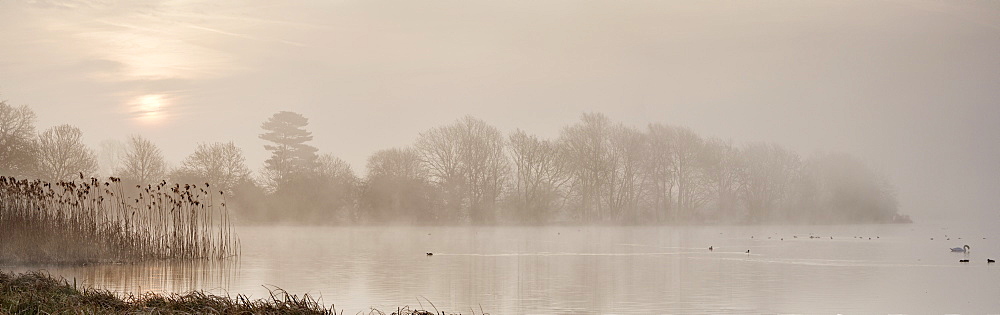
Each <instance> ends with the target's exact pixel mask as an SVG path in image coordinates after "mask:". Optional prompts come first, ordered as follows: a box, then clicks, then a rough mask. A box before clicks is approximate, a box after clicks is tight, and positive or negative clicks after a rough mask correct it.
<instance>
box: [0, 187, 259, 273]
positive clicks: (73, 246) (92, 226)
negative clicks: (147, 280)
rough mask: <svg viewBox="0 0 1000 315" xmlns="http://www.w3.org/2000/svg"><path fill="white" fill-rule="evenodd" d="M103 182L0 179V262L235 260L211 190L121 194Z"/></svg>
mask: <svg viewBox="0 0 1000 315" xmlns="http://www.w3.org/2000/svg"><path fill="white" fill-rule="evenodd" d="M124 186H125V185H124V184H123V183H122V181H121V179H120V178H115V177H111V178H108V181H103V182H102V181H100V180H98V179H96V178H91V179H90V180H89V181H88V180H84V179H83V177H82V176H81V180H80V181H79V182H77V181H60V182H56V183H49V182H45V181H40V180H32V181H29V180H24V179H22V180H17V179H15V178H13V177H0V262H16V263H87V262H137V261H145V260H154V259H217V258H226V257H232V256H236V255H238V254H239V252H240V247H239V240H238V239H237V238H236V236H235V233H234V232H233V230H232V221H231V220H230V217H229V211H228V210H227V208H226V205H225V195H224V194H222V192H221V191H216V192H215V193H212V191H211V190H210V187H211V186H210V185H209V184H208V183H205V184H204V185H203V186H198V185H190V184H186V185H183V186H182V185H180V184H172V185H168V184H167V183H166V182H165V181H164V182H160V183H159V184H157V185H155V186H154V185H146V186H141V185H137V186H135V189H132V188H131V187H129V188H127V189H126V188H125V187H124Z"/></svg>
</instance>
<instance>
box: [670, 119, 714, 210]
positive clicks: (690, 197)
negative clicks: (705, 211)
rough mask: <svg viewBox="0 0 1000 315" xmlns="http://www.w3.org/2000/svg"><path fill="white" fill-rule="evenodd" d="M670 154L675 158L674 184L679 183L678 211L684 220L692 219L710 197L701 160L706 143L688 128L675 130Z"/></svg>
mask: <svg viewBox="0 0 1000 315" xmlns="http://www.w3.org/2000/svg"><path fill="white" fill-rule="evenodd" d="M671 144H672V147H671V150H670V153H671V154H672V157H673V166H674V171H673V174H674V182H676V183H677V209H678V210H679V211H681V213H680V215H681V217H683V218H690V217H692V216H693V215H694V214H695V211H697V210H698V208H699V207H700V206H702V205H703V204H704V203H705V202H706V201H707V200H708V198H709V197H710V191H709V190H708V187H707V181H706V180H705V178H704V177H703V176H702V175H703V174H702V166H703V165H701V160H700V159H701V158H702V157H703V152H704V149H705V141H704V140H703V139H702V138H701V137H700V136H698V134H696V133H694V132H693V131H691V130H690V129H687V128H674V135H673V141H671Z"/></svg>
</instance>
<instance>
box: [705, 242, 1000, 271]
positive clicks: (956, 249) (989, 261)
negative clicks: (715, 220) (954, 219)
mask: <svg viewBox="0 0 1000 315" xmlns="http://www.w3.org/2000/svg"><path fill="white" fill-rule="evenodd" d="M945 237H946V238H947V235H945ZM753 238H754V237H753V236H752V235H751V236H750V239H753ZM792 238H799V237H798V236H797V235H792ZM809 238H810V239H818V238H822V237H819V236H813V235H809ZM854 238H856V239H865V238H864V237H863V236H855V237H854ZM875 238H876V239H878V238H880V237H878V236H876V237H875ZM767 239H771V237H768V238H767ZM830 239H831V240H832V239H833V236H830ZM868 239H869V240H871V239H872V238H871V237H869V238H868ZM947 239H948V240H951V238H947ZM958 239H962V238H961V237H959V238H958ZM983 239H986V238H985V237H984V238H983ZM781 240H782V241H784V240H785V238H781ZM931 240H932V241H933V240H934V238H933V237H932V238H931ZM971 249H972V247H971V246H969V245H964V246H962V247H952V248H951V251H952V252H955V253H966V254H967V253H969V250H971ZM714 250H715V246H709V247H708V251H714ZM749 254H750V250H749V249H748V250H747V255H749ZM958 262H960V263H967V262H969V260H968V259H960V260H958ZM996 262H997V261H996V260H993V259H991V258H987V259H986V264H992V263H996Z"/></svg>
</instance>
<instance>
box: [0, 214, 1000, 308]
mask: <svg viewBox="0 0 1000 315" xmlns="http://www.w3.org/2000/svg"><path fill="white" fill-rule="evenodd" d="M238 232H239V236H240V238H241V240H242V246H243V254H242V257H241V258H240V259H239V260H237V261H229V262H222V263H207V262H202V263H172V264H168V263H146V264H137V265H97V266H78V267H58V266H0V268H2V269H4V270H6V271H11V270H13V271H24V270H31V269H45V270H47V271H49V272H50V273H52V274H53V275H58V276H63V277H66V278H67V279H70V281H71V282H72V281H73V279H74V278H75V279H76V281H77V282H78V283H80V284H84V285H91V286H97V287H101V288H106V289H109V290H113V291H116V292H145V291H153V292H161V293H162V292H183V291H187V290H191V289H201V290H207V291H210V292H213V293H216V294H227V293H228V294H232V295H235V294H237V293H241V294H246V295H249V296H250V297H252V298H261V297H266V296H267V295H268V290H269V288H271V289H273V288H281V289H284V290H287V291H288V292H289V293H292V294H302V293H309V294H310V295H312V296H314V297H322V300H323V302H324V303H325V304H326V305H330V304H335V305H336V308H337V310H338V311H340V310H344V312H345V314H354V313H356V312H359V311H364V310H368V309H369V308H371V307H374V308H378V309H381V310H383V311H389V310H391V311H395V309H396V307H397V306H406V305H409V306H411V307H421V306H422V307H423V308H425V309H431V310H433V309H434V308H435V307H436V308H437V309H440V310H442V311H448V312H462V313H464V314H472V313H473V312H475V313H477V314H478V313H481V312H486V313H491V314H578V313H601V314H651V313H724V314H729V313H1000V298H998V297H1000V265H997V264H992V265H988V264H987V263H986V259H987V258H993V259H996V258H1000V233H998V231H997V229H995V228H980V229H966V228H958V227H954V226H947V225H940V226H934V225H926V224H903V225H836V226H700V227H680V226H663V227H601V226H586V227H569V226H564V227H393V226H386V227H297V226H283V227H242V228H240V229H239V230H238ZM810 236H812V237H813V238H810ZM869 238H870V239H869ZM931 238H933V240H931ZM960 238H961V239H960ZM948 239H950V240H948ZM965 244H968V245H970V246H971V248H972V250H971V251H970V252H969V253H967V254H963V253H952V252H950V251H949V248H950V247H959V246H962V245H965ZM709 246H713V248H714V250H713V251H709V249H708V247H709ZM747 250H750V254H747V253H746V251H747ZM427 252H433V253H434V255H433V256H427V255H426V254H425V253H427ZM959 259H969V260H970V261H971V262H969V263H959V262H958V261H959ZM431 304H433V306H431Z"/></svg>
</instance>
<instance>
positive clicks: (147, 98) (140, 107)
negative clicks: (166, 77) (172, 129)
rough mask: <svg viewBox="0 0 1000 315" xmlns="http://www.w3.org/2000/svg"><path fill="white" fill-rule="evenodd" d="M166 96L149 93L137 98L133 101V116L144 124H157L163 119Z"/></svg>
mask: <svg viewBox="0 0 1000 315" xmlns="http://www.w3.org/2000/svg"><path fill="white" fill-rule="evenodd" d="M166 105H167V99H166V96H164V95H162V94H147V95H143V96H139V97H137V98H135V99H134V100H133V101H132V103H131V107H132V108H131V112H132V114H133V117H134V118H135V119H136V120H138V121H139V122H142V123H144V124H155V123H158V122H160V121H162V120H163V118H164V108H165V107H166Z"/></svg>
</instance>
